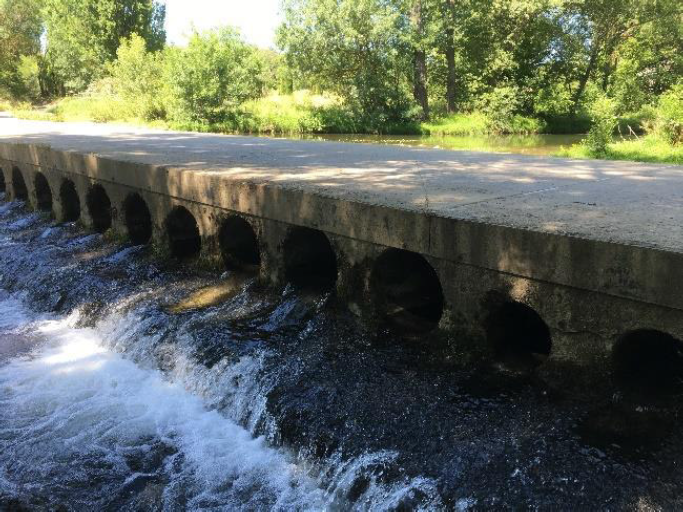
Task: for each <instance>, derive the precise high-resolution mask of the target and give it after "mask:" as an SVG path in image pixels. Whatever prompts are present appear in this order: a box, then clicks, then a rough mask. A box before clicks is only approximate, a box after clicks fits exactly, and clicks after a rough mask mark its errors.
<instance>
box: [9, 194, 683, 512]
mask: <svg viewBox="0 0 683 512" xmlns="http://www.w3.org/2000/svg"><path fill="white" fill-rule="evenodd" d="M0 269H1V270H0V288H1V290H0V410H1V411H2V414H1V415H0V509H2V510H7V509H8V510H16V511H22V510H68V511H71V510H73V511H78V510H86V509H98V510H112V511H119V510H126V511H127V510H130V511H140V510H143V511H146V510H150V511H152V510H167V511H175V510H212V511H217V510H221V511H222V510H288V511H289V510H396V511H398V510H442V509H447V510H469V509H475V510H476V509H490V508H497V509H519V508H533V509H556V510H569V509H574V510H576V509H596V508H597V509H605V508H607V509H633V510H647V509H657V508H664V509H676V508H680V507H681V506H683V497H682V496H683V493H681V492H680V490H681V484H680V482H682V481H683V469H681V466H680V464H678V462H679V461H680V460H682V459H683V435H681V429H680V428H677V425H678V421H679V420H678V418H679V416H680V411H679V407H680V406H679V405H678V402H680V400H674V401H673V402H669V401H665V402H656V401H655V402H653V403H651V404H649V405H647V404H645V405H644V404H643V403H638V402H633V403H631V402H629V401H627V400H625V398H624V396H623V395H622V394H619V393H616V394H614V393H613V392H612V391H610V392H609V393H604V394H601V393H599V390H596V392H595V393H594V394H590V392H588V393H587V394H585V395H581V396H572V395H569V394H567V393H565V392H563V390H561V389H551V388H549V387H548V386H547V385H546V384H544V382H543V379H542V376H541V375H537V374H529V373H523V372H522V373H520V372H514V371H510V370H509V369H505V368H501V367H499V366H496V365H492V364H490V363H489V362H483V361H471V360H469V359H468V358H467V357H466V355H465V354H461V353H459V351H458V350H457V340H453V339H450V338H444V337H443V336H441V335H439V334H434V335H431V336H425V337H424V338H423V339H421V340H420V342H419V343H415V340H414V339H413V340H401V339H398V338H396V337H394V336H393V335H390V334H388V333H383V332H380V333H375V332H367V331H365V330H364V328H363V327H362V326H359V325H357V324H356V323H355V322H354V321H353V319H352V317H351V316H350V314H349V313H348V312H347V311H346V310H345V308H344V305H343V304H340V303H338V302H337V301H336V299H335V297H334V295H333V294H332V295H319V296H311V295H306V296H301V295H298V294H297V293H296V292H294V291H293V290H292V289H290V288H286V289H284V290H268V289H264V288H262V287H261V286H259V284H258V283H257V282H256V281H255V279H254V278H253V276H249V275H240V274H231V273H225V274H221V275H218V274H214V273H210V272H206V271H202V270H199V269H192V268H188V267H187V266H185V265H179V264H177V263H174V262H162V261H158V260H156V259H155V258H154V257H153V255H152V253H151V251H150V250H149V249H147V248H144V247H132V246H128V245H124V246H121V245H118V244H117V243H115V242H114V241H112V240H110V239H108V238H107V237H103V236H101V235H96V234H91V233H86V232H83V231H82V230H80V229H79V228H78V227H77V226H76V225H74V224H56V223H54V222H53V221H52V220H50V219H49V218H46V217H45V216H43V215H41V214H36V213H31V212H28V211H26V209H25V208H24V207H23V205H22V204H21V203H18V202H14V203H0ZM216 287H219V288H220V293H211V291H212V290H215V289H216ZM201 297H220V300H217V301H212V300H209V301H206V302H202V301H201V300H198V298H201Z"/></svg>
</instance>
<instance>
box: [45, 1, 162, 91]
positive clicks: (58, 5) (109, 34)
mask: <svg viewBox="0 0 683 512" xmlns="http://www.w3.org/2000/svg"><path fill="white" fill-rule="evenodd" d="M44 2H45V8H44V10H43V13H44V18H45V28H46V32H47V53H46V56H45V57H46V60H47V64H48V65H49V69H50V73H51V74H52V75H53V80H52V81H53V83H54V86H55V88H56V89H58V90H56V91H53V92H57V93H64V92H68V93H72V92H79V91H83V90H85V89H86V88H87V87H88V85H89V84H90V83H92V82H93V81H94V80H96V79H97V78H100V77H102V76H104V74H105V71H106V66H107V64H108V63H109V62H111V61H113V60H114V59H115V58H116V51H117V49H118V47H119V44H120V42H121V40H122V39H126V38H128V37H130V36H131V35H132V34H138V35H139V36H141V37H142V38H143V39H144V40H145V42H146V44H147V48H148V49H149V50H158V49H161V48H162V47H163V44H164V42H165V38H166V35H165V32H164V29H163V22H164V17H165V8H164V6H163V5H161V4H158V3H156V2H155V1H153V0H44Z"/></svg>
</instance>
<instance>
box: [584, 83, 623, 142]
mask: <svg viewBox="0 0 683 512" xmlns="http://www.w3.org/2000/svg"><path fill="white" fill-rule="evenodd" d="M616 111H617V109H616V104H615V102H614V100H613V99H610V98H608V97H606V96H600V97H598V98H597V99H596V100H595V101H594V102H593V104H592V105H591V107H590V116H591V121H592V126H591V129H590V131H589V132H588V136H587V137H586V139H585V140H584V142H583V143H584V145H585V147H586V148H587V149H588V151H589V153H590V154H592V155H594V156H604V155H605V154H606V153H607V148H608V146H609V144H610V143H612V142H613V140H614V130H615V129H616V127H617V114H616Z"/></svg>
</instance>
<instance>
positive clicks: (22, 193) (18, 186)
mask: <svg viewBox="0 0 683 512" xmlns="http://www.w3.org/2000/svg"><path fill="white" fill-rule="evenodd" d="M12 188H13V189H14V198H15V199H19V200H20V201H27V200H28V189H27V188H26V182H25V181H24V176H23V175H22V174H21V171H20V170H19V169H18V168H17V167H15V168H14V169H12Z"/></svg>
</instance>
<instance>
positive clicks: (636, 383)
mask: <svg viewBox="0 0 683 512" xmlns="http://www.w3.org/2000/svg"><path fill="white" fill-rule="evenodd" d="M612 357H613V363H614V374H615V377H616V380H617V383H618V384H620V385H621V386H622V387H623V388H624V389H627V390H631V391H635V392H644V393H648V394H656V395H674V394H680V393H682V392H683V342H681V340H678V339H676V338H674V337H673V336H671V335H670V334H667V333H665V332H662V331H656V330H652V329H641V330H636V331H631V332H628V333H626V334H624V335H623V336H622V337H621V338H619V340H618V341H617V343H616V344H615V346H614V350H613V353H612Z"/></svg>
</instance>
